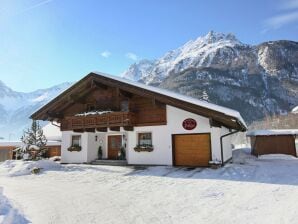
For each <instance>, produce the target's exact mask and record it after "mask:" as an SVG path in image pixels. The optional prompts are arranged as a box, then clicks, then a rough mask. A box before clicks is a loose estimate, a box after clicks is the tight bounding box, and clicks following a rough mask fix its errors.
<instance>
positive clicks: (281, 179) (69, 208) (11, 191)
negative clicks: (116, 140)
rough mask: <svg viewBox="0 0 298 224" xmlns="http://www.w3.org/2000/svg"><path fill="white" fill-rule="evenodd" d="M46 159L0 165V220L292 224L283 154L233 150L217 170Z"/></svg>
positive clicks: (293, 208)
mask: <svg viewBox="0 0 298 224" xmlns="http://www.w3.org/2000/svg"><path fill="white" fill-rule="evenodd" d="M47 165H48V166H47V167H45V168H44V169H43V170H42V172H41V173H40V174H38V175H33V174H29V173H28V172H27V173H25V172H24V173H22V172H17V170H19V171H20V170H22V169H27V168H28V167H29V166H25V167H27V168H24V166H22V165H20V164H16V165H15V166H17V167H18V168H15V167H14V165H13V162H9V165H8V164H6V166H5V167H4V166H3V165H0V188H2V190H3V191H2V193H1V192H0V203H1V206H0V217H1V218H2V220H4V219H7V220H11V219H9V217H8V213H9V212H8V211H9V210H10V211H12V210H13V211H14V212H15V213H14V214H16V215H15V221H14V222H11V223H16V224H18V223H28V222H29V223H30V222H32V223H37V224H39V223H59V224H60V223H71V224H74V223H219V222H220V223H271V224H272V223H297V217H298V210H297V201H298V159H296V158H293V157H289V156H282V155H279V156H262V157H261V158H259V159H256V158H255V157H253V156H251V155H249V152H248V151H247V150H236V151H234V163H233V164H228V165H226V166H225V167H224V168H220V169H217V170H212V169H200V168H196V169H187V168H173V167H163V166H156V167H111V166H92V165H65V166H61V167H56V165H53V166H52V165H50V164H47ZM34 166H36V164H35V165H34ZM12 170H14V171H15V172H17V173H18V174H20V173H22V174H24V175H18V176H15V175H11V172H12ZM3 203H4V206H2V204H3ZM3 208H4V209H3ZM10 217H11V216H10ZM0 220H1V219H0ZM6 223H10V222H9V221H7V222H6Z"/></svg>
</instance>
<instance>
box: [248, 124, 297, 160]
mask: <svg viewBox="0 0 298 224" xmlns="http://www.w3.org/2000/svg"><path fill="white" fill-rule="evenodd" d="M247 136H248V137H250V142H251V153H252V154H253V155H255V156H259V155H264V154H288V155H292V156H295V157H297V151H298V138H297V136H298V129H280V130H278V129H276V130H256V131H250V132H248V133H247Z"/></svg>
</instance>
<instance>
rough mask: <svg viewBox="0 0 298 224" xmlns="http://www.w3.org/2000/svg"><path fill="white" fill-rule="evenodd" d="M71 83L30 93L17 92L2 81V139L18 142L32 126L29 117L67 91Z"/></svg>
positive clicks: (0, 85) (0, 91)
mask: <svg viewBox="0 0 298 224" xmlns="http://www.w3.org/2000/svg"><path fill="white" fill-rule="evenodd" d="M70 85H71V83H62V84H60V85H57V86H54V87H52V88H48V89H40V90H36V91H34V92H30V93H23V92H17V91H14V90H12V89H11V88H9V87H8V86H6V85H5V84H4V83H3V82H1V81H0V137H2V138H4V140H17V139H19V138H20V136H21V135H22V133H23V130H24V128H27V127H28V125H29V124H30V122H31V121H30V119H29V116H30V115H31V114H32V113H33V112H34V111H36V110H37V109H38V108H40V107H41V106H43V105H45V104H46V103H47V102H49V101H50V100H51V99H53V98H54V97H56V96H57V95H58V94H60V93H61V92H62V91H64V90H65V89H67V88H68V87H69V86H70Z"/></svg>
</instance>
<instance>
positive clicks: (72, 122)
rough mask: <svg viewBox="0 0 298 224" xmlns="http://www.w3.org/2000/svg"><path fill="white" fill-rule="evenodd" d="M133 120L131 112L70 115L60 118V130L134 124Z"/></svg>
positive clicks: (133, 116) (133, 115)
mask: <svg viewBox="0 0 298 224" xmlns="http://www.w3.org/2000/svg"><path fill="white" fill-rule="evenodd" d="M135 121H136V119H135V114H134V113H132V112H111V113H106V114H101V115H88V116H71V117H66V118H65V119H63V120H62V122H61V130H62V131H66V130H76V129H86V128H104V127H125V126H134V125H135Z"/></svg>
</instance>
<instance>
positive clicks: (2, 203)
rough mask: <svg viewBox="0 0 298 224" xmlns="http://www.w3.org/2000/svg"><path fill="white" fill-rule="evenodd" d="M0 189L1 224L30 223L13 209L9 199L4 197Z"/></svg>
mask: <svg viewBox="0 0 298 224" xmlns="http://www.w3.org/2000/svg"><path fill="white" fill-rule="evenodd" d="M2 191H3V190H2V188H0V223H2V224H25V223H29V221H28V220H27V219H26V218H25V217H24V215H23V214H21V213H20V212H19V211H18V210H17V209H15V208H13V207H12V205H11V204H10V202H9V201H8V199H7V198H6V197H5V196H4V195H3V193H2Z"/></svg>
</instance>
